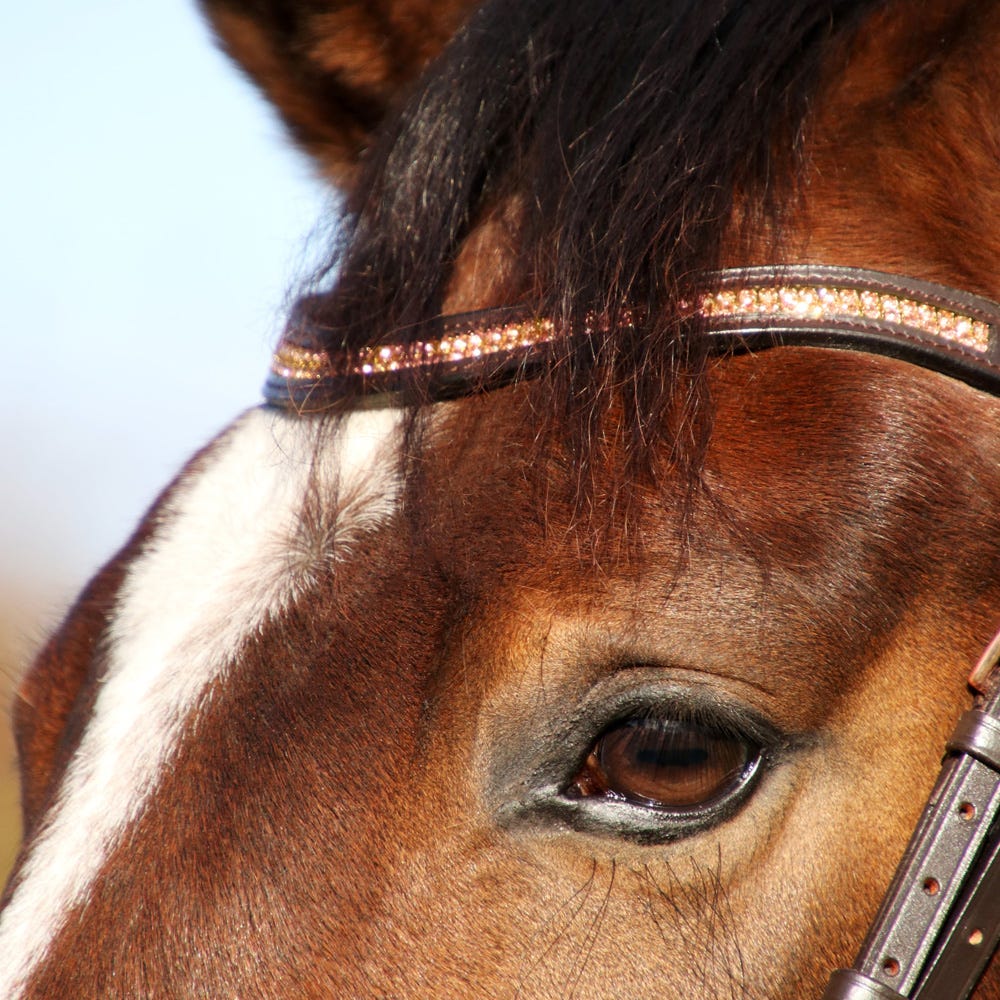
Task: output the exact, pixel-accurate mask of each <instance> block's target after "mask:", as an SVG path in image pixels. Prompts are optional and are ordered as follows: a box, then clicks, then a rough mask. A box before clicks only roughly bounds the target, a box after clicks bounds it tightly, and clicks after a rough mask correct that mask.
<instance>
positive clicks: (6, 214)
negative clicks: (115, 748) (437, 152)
mask: <svg viewBox="0 0 1000 1000" xmlns="http://www.w3.org/2000/svg"><path fill="white" fill-rule="evenodd" d="M0 147H2V150H3V155H2V156H0V182H2V183H0V219H2V227H0V256H2V263H0V301H2V308H3V321H2V324H0V338H2V344H3V356H4V363H3V364H2V366H0V429H2V433H0V470H2V471H0V709H2V725H0V883H2V881H3V877H4V876H5V875H6V872H7V870H8V868H9V866H10V864H11V863H12V861H13V857H14V853H15V850H16V843H17V837H18V827H17V823H18V806H17V791H16V781H15V772H14V762H13V746H12V743H11V739H10V726H9V708H10V699H11V692H12V689H13V686H14V684H15V683H16V680H17V677H18V676H19V674H20V673H21V672H22V671H23V669H24V667H25V666H26V664H27V662H28V660H29V659H30V656H31V654H32V652H33V651H34V650H35V649H36V648H37V646H38V645H39V644H40V642H41V641H42V640H43V639H44V638H45V636H46V634H47V633H48V632H49V631H50V630H51V629H52V628H53V627H54V626H55V625H56V624H57V623H58V621H59V620H60V618H61V615H62V614H63V612H64V610H65V608H66V606H67V605H68V603H69V602H70V601H71V600H72V598H73V597H74V595H75V594H76V592H77V591H78V590H79V589H80V588H81V587H82V585H83V584H84V583H85V582H86V580H87V579H88V578H89V577H90V576H91V575H92V574H93V572H94V571H95V570H96V569H97V568H98V567H99V566H100V565H101V564H102V563H103V562H104V561H105V560H106V559H107V558H108V557H109V556H110V555H112V554H113V552H114V551H115V549H116V547H117V546H118V545H119V544H120V543H121V542H123V541H124V540H125V538H126V536H127V535H128V533H129V532H130V530H131V529H132V527H133V526H134V525H135V523H136V521H137V520H138V518H139V517H140V515H141V514H142V512H143V511H144V510H145V508H146V507H147V506H148V505H149V503H150V502H151V501H152V500H153V498H154V497H155V496H156V494H157V492H158V491H159V490H160V489H161V488H162V487H163V486H164V485H165V484H166V483H167V482H168V481H169V479H170V478H171V476H172V475H173V473H174V472H175V471H176V470H177V468H178V467H179V466H180V464H181V463H182V462H183V461H184V460H185V459H186V458H187V457H188V456H189V455H190V454H191V453H192V452H193V451H194V450H195V449H196V448H198V447H199V446H201V445H202V444H203V443H204V442H205V441H206V440H208V439H209V438H210V437H211V436H212V435H213V434H215V433H216V432H217V431H218V430H219V429H220V428H222V427H223V426H224V425H225V424H226V423H228V422H229V421H230V420H231V419H232V418H233V416H235V415H236V414H237V413H238V412H239V411H240V410H242V409H244V408H246V407H247V406H251V405H253V404H254V403H255V402H256V401H257V399H258V390H259V386H260V385H261V383H262V381H263V378H264V374H265V369H266V366H267V360H268V355H269V351H270V347H271V345H272V344H273V342H274V340H275V338H276V336H277V334H278V333H279V332H280V327H281V322H282V315H283V309H284V306H285V302H286V293H287V291H288V289H289V288H290V287H291V286H293V285H294V283H295V281H296V279H297V278H299V277H302V276H303V275H305V274H306V273H307V272H308V270H309V261H310V259H311V258H312V259H314V258H315V255H317V254H319V253H321V252H322V244H323V239H322V237H321V236H319V235H317V236H315V237H314V238H312V239H310V238H309V236H310V233H312V232H313V231H314V227H316V225H317V223H318V222H319V221H320V220H321V218H323V217H326V218H329V217H330V215H331V214H332V209H333V206H332V204H331V203H330V201H329V198H330V196H329V194H328V193H327V192H326V191H325V190H324V189H323V188H321V186H320V185H319V184H318V183H317V182H315V181H314V180H313V177H312V175H311V173H310V169H309V166H308V164H307V162H306V161H305V159H304V157H302V156H301V155H299V154H298V153H296V152H294V151H293V150H291V149H290V148H289V146H288V145H287V143H285V141H284V139H283V136H282V131H281V128H280V126H279V124H278V123H277V120H276V118H275V117H274V116H273V115H272V114H271V113H270V111H269V110H268V108H267V107H266V106H265V105H264V103H263V101H262V100H261V99H260V98H259V97H258V96H257V94H256V92H255V91H254V90H253V89H252V87H251V86H250V85H249V84H248V83H247V82H246V81H245V80H244V79H243V78H242V77H241V76H240V75H239V73H238V71H237V70H236V69H235V68H234V67H232V66H231V65H230V64H229V63H228V61H227V60H226V59H225V57H224V56H222V55H221V53H219V52H218V51H217V50H216V49H215V47H214V45H213V43H212V41H211V39H210V36H209V32H208V30H207V28H206V27H205V26H204V25H203V24H202V23H201V21H200V19H199V17H198V14H197V11H196V10H195V5H194V0H144V2H143V3H141V4H137V3H134V2H130V0H90V2H89V3H86V4H82V3H79V2H78V0H33V2H32V3H30V4H26V3H18V4H13V3H11V4H6V5H4V6H3V8H2V9H0ZM317 232H318V231H317Z"/></svg>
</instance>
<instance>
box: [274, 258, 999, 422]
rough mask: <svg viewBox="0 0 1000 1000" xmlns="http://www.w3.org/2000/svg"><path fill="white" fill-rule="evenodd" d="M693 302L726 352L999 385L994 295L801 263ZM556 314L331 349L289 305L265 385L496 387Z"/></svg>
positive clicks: (714, 289)
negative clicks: (776, 350) (893, 368)
mask: <svg viewBox="0 0 1000 1000" xmlns="http://www.w3.org/2000/svg"><path fill="white" fill-rule="evenodd" d="M706 287H710V288H711V290H710V291H706V292H705V293H704V294H703V295H701V296H700V298H698V299H697V300H696V301H695V303H694V305H693V307H692V312H693V313H695V314H697V315H700V316H701V317H702V319H703V320H704V322H705V324H706V326H707V330H708V335H709V336H710V337H711V338H712V340H713V341H714V342H715V343H716V344H717V346H718V349H719V350H720V351H727V350H728V351H746V350H755V349H763V348H768V347H777V346H781V345H793V344H798V345H806V346H813V347H833V348H842V349H848V350H857V351H865V352H868V353H876V354H885V355H889V356H892V357H899V358H901V359H903V360H907V361H910V362H913V363H915V364H918V365H922V366H924V367H929V368H934V369H937V370H939V371H942V372H944V373H946V374H949V375H952V376H954V377H957V378H959V379H962V380H963V381H965V382H968V383H970V384H972V385H974V386H976V387H978V388H983V389H987V390H989V391H992V392H997V393H1000V305H998V304H997V303H995V302H992V301H990V300H989V299H985V298H981V297H979V296H976V295H970V294H968V293H965V292H960V291H956V290H955V289H952V288H947V287H945V286H944V285H936V284H932V283H930V282H924V281H917V280H914V279H911V278H901V277H897V276H895V275H889V274H882V273H880V272H877V271H866V270H859V269H856V268H844V267H814V266H805V267H803V266H796V267H782V268H770V267H768V268H763V267H755V268H741V269H736V270H728V271H721V272H718V273H717V274H715V275H713V276H712V277H711V280H710V281H709V282H707V283H706ZM596 332H597V331H596V330H593V329H583V330H573V331H563V330H560V329H558V328H557V327H556V325H555V324H554V323H553V322H552V321H551V320H549V319H544V318H537V317H530V316H526V315H525V313H524V311H523V310H521V311H518V310H514V309H491V310H487V311H484V312H480V313H467V314H464V315H460V316H453V317H447V318H445V319H442V320H441V321H440V326H439V330H438V334H437V336H435V337H434V338H432V339H426V340H419V341H416V342H413V343H407V342H403V341H400V342H395V343H392V342H391V343H386V344H381V345H378V346H374V347H364V348H360V349H358V350H356V351H353V352H346V351H345V352H341V353H337V354H331V353H328V352H327V351H326V350H324V349H322V348H321V346H320V338H319V336H318V331H317V330H315V329H314V328H312V327H311V326H310V324H309V323H308V322H307V321H305V320H303V318H302V316H301V315H300V314H296V315H293V317H292V320H291V322H290V323H289V326H288V329H287V330H286V331H285V334H284V336H283V337H282V340H281V342H280V344H279V345H278V348H277V350H276V351H275V353H274V358H273V360H272V364H271V371H270V374H269V376H268V380H267V383H266V385H265V388H264V394H265V398H266V400H267V402H268V403H270V404H271V405H274V406H279V407H283V408H287V409H293V410H296V411H298V412H315V411H320V410H325V409H327V408H329V407H330V406H332V405H334V404H335V403H336V402H337V401H338V400H339V399H342V398H343V396H344V394H345V392H347V391H352V395H354V394H357V393H360V394H370V393H400V392H401V393H404V394H405V393H406V392H407V390H408V389H409V388H411V387H414V386H417V385H420V386H422V387H423V389H424V391H425V393H426V394H427V395H429V396H430V398H440V397H447V396H453V395H462V394H463V393H468V392H474V391H477V390H480V389H483V388H493V387H496V386H498V385H504V384H508V383H510V382H512V381H517V380H519V379H522V378H530V377H531V376H532V375H534V374H537V373H538V372H539V371H541V370H542V369H544V367H545V365H546V363H547V362H548V361H550V360H551V359H552V357H553V356H554V353H555V347H556V345H557V344H559V343H560V342H562V341H564V340H565V339H566V338H568V337H573V338H581V337H583V338H586V337H590V336H594V335H595V333H596Z"/></svg>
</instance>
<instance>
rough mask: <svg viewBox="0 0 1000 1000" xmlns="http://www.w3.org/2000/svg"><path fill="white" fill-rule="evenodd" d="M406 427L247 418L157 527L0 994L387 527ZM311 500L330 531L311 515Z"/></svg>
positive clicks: (127, 583)
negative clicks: (158, 793)
mask: <svg viewBox="0 0 1000 1000" xmlns="http://www.w3.org/2000/svg"><path fill="white" fill-rule="evenodd" d="M399 422H400V420H399V414H398V413H396V412H394V411H391V410H384V411H364V412H360V413H357V414H352V415H351V416H349V417H347V418H345V419H344V420H343V421H341V422H340V423H339V424H338V425H335V426H334V427H332V428H330V427H327V426H326V425H324V424H322V423H317V422H315V421H303V420H298V419H295V418H293V417H288V416H284V415H280V414H276V413H274V412H270V411H264V410H255V411H251V412H250V413H248V414H246V415H245V416H244V417H243V418H241V419H240V420H239V421H237V423H236V424H235V425H234V426H233V427H232V428H231V429H230V430H229V431H227V432H226V433H224V434H223V435H222V436H221V437H220V438H219V440H218V441H217V442H216V443H215V444H214V445H213V446H211V447H210V448H209V449H208V450H207V451H206V453H204V454H203V455H202V456H200V457H199V458H198V459H197V460H195V462H193V463H192V465H191V467H189V469H188V470H187V471H186V472H185V473H183V474H182V476H181V477H180V479H179V481H178V483H177V484H176V485H175V487H174V488H173V489H172V490H171V491H170V492H169V494H168V496H167V499H166V500H165V501H164V503H163V504H162V506H161V507H160V508H159V509H157V510H154V512H153V513H152V514H151V515H150V517H151V519H152V522H153V529H152V530H151V531H150V532H149V535H148V538H147V540H146V541H145V543H144V545H143V547H142V550H141V552H140V554H139V555H138V557H137V558H136V559H135V561H134V562H133V563H132V565H131V566H129V567H128V570H127V572H126V574H125V578H124V583H123V585H122V587H121V590H120V592H119V594H118V596H117V599H116V607H115V612H114V614H113V616H112V619H111V621H110V624H109V626H108V628H107V630H106V632H105V635H104V636H103V637H102V640H101V645H102V646H103V647H104V650H105V652H104V656H105V659H106V667H105V669H104V673H103V676H102V678H101V681H100V685H99V689H98V692H97V695H96V698H95V699H94V703H93V708H92V714H91V717H90V719H89V721H88V723H87V725H86V728H85V730H84V732H83V735H82V737H81V742H80V744H79V746H78V748H77V750H76V752H75V754H74V755H73V757H72V759H71V761H70V763H69V765H68V767H67V769H66V771H65V773H64V775H63V776H62V779H61V783H60V786H59V788H58V791H57V793H56V795H55V798H54V800H53V804H52V805H51V807H50V808H49V811H48V814H47V816H46V817H45V823H44V826H41V825H39V824H36V828H38V829H41V833H40V834H39V835H38V836H37V838H36V839H35V840H34V842H33V843H32V845H31V847H30V850H29V851H28V853H27V855H26V857H25V860H24V862H23V864H22V866H21V868H20V870H19V872H18V875H17V878H16V880H15V882H14V888H13V892H12V894H11V896H10V899H9V902H8V905H7V906H6V908H5V910H4V912H3V915H2V918H0V953H2V954H4V955H7V956H17V959H16V961H14V962H13V963H11V964H8V965H6V966H5V969H4V970H3V971H0V995H3V996H12V997H13V996H17V995H19V990H20V988H21V987H23V985H24V984H25V983H26V982H27V980H28V978H29V977H30V975H31V970H32V968H33V967H34V966H36V965H37V964H38V963H39V961H40V960H41V959H42V957H43V956H44V955H45V953H46V950H47V949H48V947H49V945H50V943H51V942H52V940H53V939H54V938H55V937H56V936H57V935H58V933H59V930H60V928H61V927H62V926H63V925H64V923H65V921H66V919H67V916H68V915H69V913H70V912H71V911H72V910H73V909H74V908H76V907H78V906H80V905H81V904H82V903H83V902H84V900H85V899H86V897H87V894H88V891H89V888H90V886H91V884H92V883H93V881H94V879H95V878H96V877H97V876H98V875H99V873H100V871H101V868H102V866H103V865H104V863H105V862H106V860H107V859H108V857H109V855H110V854H111V853H112V852H113V851H114V850H115V848H116V846H118V845H119V844H120V843H121V840H122V838H123V836H124V835H125V832H126V831H127V830H128V828H129V826H130V825H131V824H133V823H134V822H135V820H136V819H137V818H138V817H140V816H141V815H142V813H143V811H144V809H145V808H146V806H147V804H148V802H149V800H150V798H151V797H152V795H153V794H154V792H155V790H156V788H157V787H158V785H159V783H160V781H161V779H162V776H163V774H164V771H165V769H166V768H167V767H168V766H169V764H170V762H171V760H172V759H173V757H174V755H175V754H176V752H177V749H178V747H179V745H181V743H182V742H183V740H184V737H185V733H186V731H187V729H188V728H189V725H190V718H191V716H192V714H193V713H194V712H195V710H196V709H197V708H198V707H199V705H201V704H203V703H204V701H205V699H206V698H207V697H208V692H209V691H210V689H211V688H212V686H213V685H218V684H219V683H221V682H223V681H224V679H225V676H226V674H227V672H228V671H231V670H232V669H234V667H235V664H236V663H237V660H238V657H239V653H240V649H241V646H242V645H243V644H244V643H245V642H246V641H247V639H248V638H249V637H252V636H253V635H254V634H255V633H257V632H259V630H260V629H262V628H264V627H265V626H266V623H267V622H268V621H269V620H270V619H272V618H273V617H275V616H276V615H279V614H280V613H281V611H282V609H283V608H285V607H287V606H288V605H289V604H290V603H291V602H292V601H294V599H295V598H296V597H297V596H298V595H299V594H300V593H301V592H302V591H303V590H307V589H308V588H309V587H310V586H311V584H312V574H313V572H314V571H315V569H316V564H317V562H318V561H319V560H323V561H324V562H326V563H327V564H331V563H335V562H336V561H338V560H339V559H342V558H343V557H344V556H345V554H346V553H348V552H349V551H350V548H351V546H352V544H353V543H355V542H356V541H357V540H358V539H359V538H361V537H362V536H363V535H364V534H365V533H366V532H368V531H370V530H372V529H373V528H375V527H377V526H378V525H379V524H381V523H382V522H384V521H385V520H387V519H388V518H390V517H391V516H392V514H393V512H394V511H395V509H396V502H397V498H398V494H399V488H400V484H399V481H398V476H397V469H398V461H397V454H398V449H397V443H398V436H397V431H398V428H399ZM317 497H319V498H320V501H321V503H320V505H321V506H322V507H323V508H324V510H325V511H326V517H327V519H329V520H330V521H336V530H335V531H332V530H331V531H325V532H324V531H322V530H319V529H318V527H317V524H316V523H315V521H310V520H309V518H308V517H307V516H306V515H307V513H308V509H309V507H310V503H311V502H312V501H315V500H316V498H317ZM317 502H319V501H317ZM304 523H308V524H310V529H309V531H308V532H307V535H308V536H309V537H308V538H307V539H306V540H305V541H303V530H304V529H303V525H304ZM316 535H319V536H321V538H322V543H321V544H322V551H319V552H317V551H315V550H314V547H315V545H316V538H315V537H314V536H316ZM296 553H298V558H296Z"/></svg>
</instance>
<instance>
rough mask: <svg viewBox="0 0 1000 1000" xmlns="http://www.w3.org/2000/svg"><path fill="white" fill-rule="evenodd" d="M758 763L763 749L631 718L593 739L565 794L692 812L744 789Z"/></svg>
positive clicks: (691, 728)
mask: <svg viewBox="0 0 1000 1000" xmlns="http://www.w3.org/2000/svg"><path fill="white" fill-rule="evenodd" d="M760 759H761V748H760V747H759V746H757V745H756V744H754V743H753V742H751V741H749V740H747V739H746V738H744V737H742V736H739V735H736V734H732V733H725V732H720V731H718V730H713V729H711V728H708V727H705V726H701V725H698V724H697V723H688V722H681V721H678V720H675V719H655V718H643V719H629V720H626V721H625V722H621V723H618V724H617V725H615V726H612V727H611V728H610V729H608V730H607V731H606V732H605V733H604V734H603V735H602V736H601V737H600V738H599V739H598V740H597V742H596V743H595V745H594V748H593V749H592V750H591V752H590V754H589V755H588V757H587V759H586V761H585V762H584V764H583V767H582V768H581V769H580V771H579V773H578V774H577V775H576V777H575V778H574V780H573V782H572V783H571V785H570V788H569V790H568V794H570V795H571V796H573V797H580V798H585V797H594V796H603V797H604V798H607V799H612V800H614V799H617V800H624V801H626V802H633V803H636V804H638V805H644V806H652V807H654V808H660V809H668V810H672V811H678V812H686V811H693V810H696V809H703V808H705V807H706V806H710V805H713V804H715V803H718V802H720V801H721V800H723V799H725V798H727V797H728V796H729V795H730V794H732V793H733V792H735V791H737V790H738V789H740V788H742V787H743V786H744V785H745V784H746V782H747V781H748V780H749V779H750V778H751V777H752V776H753V774H754V772H755V771H756V770H757V765H758V764H759V762H760Z"/></svg>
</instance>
